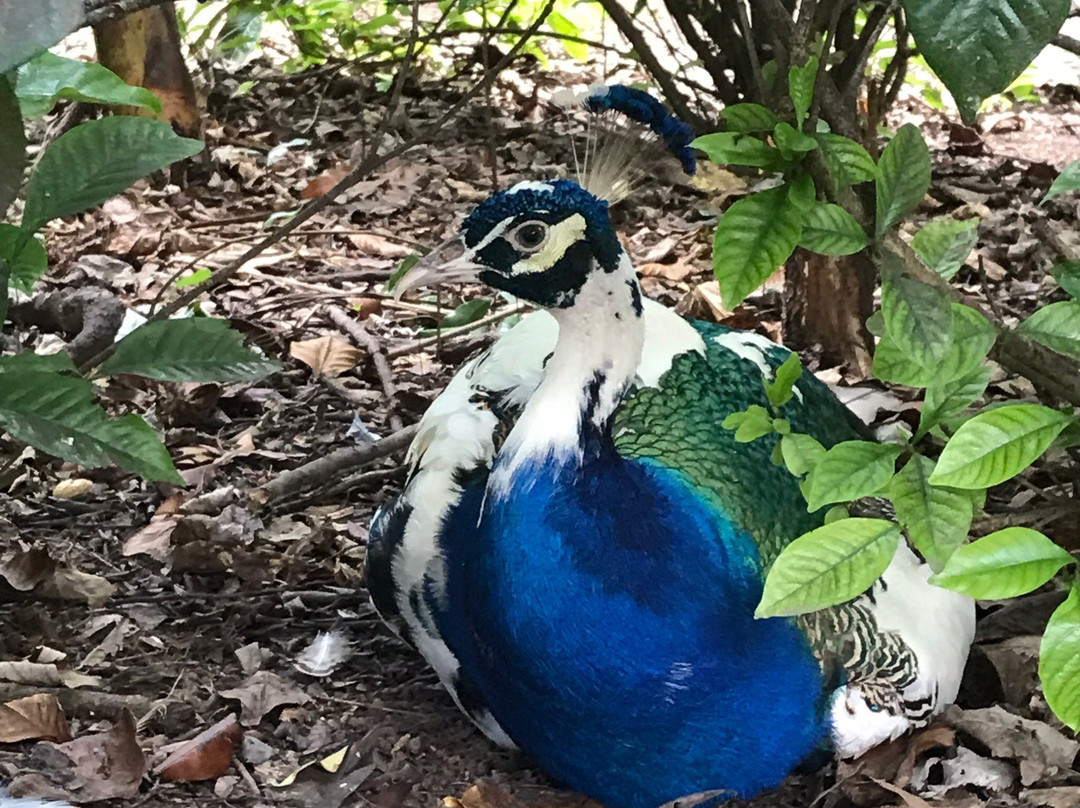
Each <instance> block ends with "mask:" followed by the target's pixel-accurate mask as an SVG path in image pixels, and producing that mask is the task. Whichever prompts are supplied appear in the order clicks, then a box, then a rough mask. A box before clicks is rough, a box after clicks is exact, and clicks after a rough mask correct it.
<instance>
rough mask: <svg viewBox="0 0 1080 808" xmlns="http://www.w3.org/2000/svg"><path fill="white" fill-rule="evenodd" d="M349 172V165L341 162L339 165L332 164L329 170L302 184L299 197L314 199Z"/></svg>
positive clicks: (323, 193) (322, 194)
mask: <svg viewBox="0 0 1080 808" xmlns="http://www.w3.org/2000/svg"><path fill="white" fill-rule="evenodd" d="M348 173H349V165H348V164H347V163H342V164H341V165H338V166H334V168H331V169H330V170H329V171H326V172H324V173H322V174H320V175H319V176H317V177H315V178H314V179H312V180H311V181H310V182H308V184H307V185H305V186H304V190H302V191H301V192H300V198H301V199H314V198H315V197H317V196H324V195H325V194H326V192H327V191H329V190H330V189H331V188H333V187H334V186H335V185H337V184H338V183H339V182H341V181H342V180H343V179H345V175H346V174H348Z"/></svg>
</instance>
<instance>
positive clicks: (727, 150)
mask: <svg viewBox="0 0 1080 808" xmlns="http://www.w3.org/2000/svg"><path fill="white" fill-rule="evenodd" d="M690 146H691V148H694V149H701V151H703V152H705V156H706V157H708V158H709V160H711V161H712V162H714V163H716V164H717V165H736V166H754V167H756V168H766V169H770V170H778V169H780V168H783V166H784V165H785V161H784V158H783V157H782V156H781V154H780V152H779V151H778V150H777V149H776V148H774V147H773V146H770V145H769V144H768V143H765V142H764V141H762V140H760V139H759V138H756V137H754V136H753V135H744V134H741V133H739V132H714V133H712V134H711V135H702V136H701V137H699V138H695V139H694V140H693V142H691V144H690Z"/></svg>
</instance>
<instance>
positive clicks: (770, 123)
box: [720, 104, 780, 133]
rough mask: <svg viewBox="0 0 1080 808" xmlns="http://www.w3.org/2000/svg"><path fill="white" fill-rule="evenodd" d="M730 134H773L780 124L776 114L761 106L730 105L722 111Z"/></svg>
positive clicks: (721, 114)
mask: <svg viewBox="0 0 1080 808" xmlns="http://www.w3.org/2000/svg"><path fill="white" fill-rule="evenodd" d="M720 117H721V118H723V119H724V122H725V123H727V128H728V131H729V132H743V133H747V132H771V131H773V129H775V128H776V125H777V124H778V123H780V119H779V118H778V117H776V113H775V112H773V111H772V110H771V109H769V108H768V107H763V106H761V104H729V105H728V106H726V107H724V108H723V109H722V110H720Z"/></svg>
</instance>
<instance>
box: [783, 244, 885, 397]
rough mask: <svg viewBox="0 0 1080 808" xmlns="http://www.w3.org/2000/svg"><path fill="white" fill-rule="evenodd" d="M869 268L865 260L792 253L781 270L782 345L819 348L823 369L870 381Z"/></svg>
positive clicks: (871, 294) (871, 285) (871, 298)
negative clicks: (830, 366) (843, 370)
mask: <svg viewBox="0 0 1080 808" xmlns="http://www.w3.org/2000/svg"><path fill="white" fill-rule="evenodd" d="M874 279H875V275H874V269H873V266H872V265H870V259H869V258H867V257H866V256H864V255H862V254H859V255H846V256H831V255H819V254H817V253H811V252H807V251H805V250H798V251H797V252H796V253H795V255H793V256H792V257H791V260H789V261H788V262H787V265H786V267H785V270H784V342H785V343H788V344H790V345H792V346H793V347H809V346H810V345H819V346H821V350H822V358H823V359H824V361H825V362H826V363H827V364H833V363H837V364H840V365H843V366H844V367H845V368H846V369H847V371H848V372H849V373H851V374H853V375H856V376H859V377H860V378H866V377H869V376H870V371H871V366H872V364H873V345H874V340H873V337H872V336H871V335H870V332H869V331H868V330H867V328H866V318H867V317H868V316H869V313H870V312H872V311H873V310H874Z"/></svg>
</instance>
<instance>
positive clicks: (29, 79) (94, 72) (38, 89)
mask: <svg viewBox="0 0 1080 808" xmlns="http://www.w3.org/2000/svg"><path fill="white" fill-rule="evenodd" d="M18 75H19V79H18V85H17V87H16V94H17V95H18V96H19V106H20V107H21V108H22V113H23V115H25V116H26V117H27V118H40V117H41V116H42V115H46V114H48V113H49V112H50V111H51V110H52V108H53V106H55V104H56V102H57V101H86V102H89V103H91V104H114V105H115V104H122V105H126V106H133V107H142V108H144V109H148V110H150V111H151V112H154V113H157V112H161V102H160V101H159V100H158V98H157V96H156V95H154V94H153V93H152V92H150V91H149V90H147V89H145V88H143V87H132V86H131V85H130V84H126V83H125V82H124V80H123V79H122V78H120V77H119V76H118V75H116V74H115V73H113V72H112V71H111V70H109V69H108V68H107V67H104V66H103V65H100V64H98V63H97V62H83V61H80V60H78V59H65V58H64V57H63V56H57V55H56V54H55V53H49V52H48V51H45V52H43V53H39V54H38V55H37V56H35V57H34V58H33V59H31V60H30V61H29V62H27V63H26V64H24V65H23V66H22V67H20V68H19V72H18Z"/></svg>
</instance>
